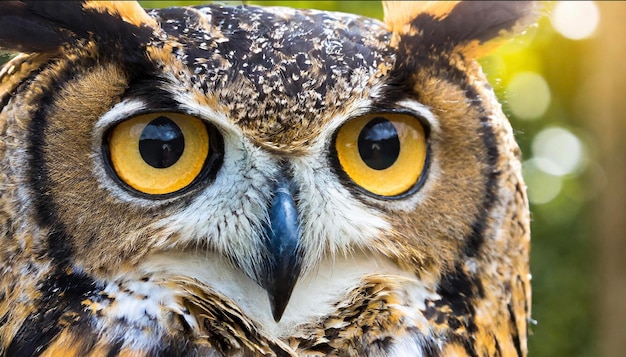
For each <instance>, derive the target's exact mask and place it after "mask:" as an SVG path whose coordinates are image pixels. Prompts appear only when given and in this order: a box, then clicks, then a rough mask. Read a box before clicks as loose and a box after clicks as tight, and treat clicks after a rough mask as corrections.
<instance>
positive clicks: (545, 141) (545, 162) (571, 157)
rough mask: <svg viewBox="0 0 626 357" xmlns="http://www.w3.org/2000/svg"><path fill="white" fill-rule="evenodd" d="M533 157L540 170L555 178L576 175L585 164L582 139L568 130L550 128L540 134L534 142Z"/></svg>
mask: <svg viewBox="0 0 626 357" xmlns="http://www.w3.org/2000/svg"><path fill="white" fill-rule="evenodd" d="M531 149H532V153H533V157H534V158H536V159H538V161H536V164H537V166H538V167H539V169H541V170H543V171H544V172H546V173H549V174H551V175H555V176H564V175H568V174H572V173H575V172H576V171H577V170H578V169H579V168H580V167H581V164H582V162H583V158H584V148H583V144H582V143H581V141H580V139H578V137H577V136H576V135H574V134H573V133H572V132H570V131H569V130H567V129H564V128H560V127H550V128H547V129H544V130H542V131H541V132H539V133H538V134H537V135H536V136H535V138H534V139H533V142H532V147H531Z"/></svg>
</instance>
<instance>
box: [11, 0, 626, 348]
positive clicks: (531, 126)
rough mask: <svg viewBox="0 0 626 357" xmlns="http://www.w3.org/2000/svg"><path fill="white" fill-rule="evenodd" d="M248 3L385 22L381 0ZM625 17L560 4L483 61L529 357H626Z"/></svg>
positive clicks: (596, 5)
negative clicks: (514, 195) (512, 196)
mask: <svg viewBox="0 0 626 357" xmlns="http://www.w3.org/2000/svg"><path fill="white" fill-rule="evenodd" d="M141 3H142V5H143V6H144V7H147V8H153V7H166V6H173V5H184V4H194V5H197V4H202V3H206V2H199V1H195V2H191V1H142V2H141ZM223 3H227V4H234V5H237V4H240V3H241V2H238V1H225V2H223ZM247 3H248V4H259V5H264V6H270V5H272V6H273V5H280V6H290V7H296V8H316V9H322V10H332V11H342V12H350V13H356V14H361V15H365V16H370V17H375V18H379V19H382V16H383V14H382V6H381V4H380V2H373V1H372V2H370V1H364V2H363V1H249V2H247ZM625 15H626V3H624V2H592V1H572V2H553V3H550V4H549V5H546V8H545V16H543V17H542V18H541V20H540V21H539V23H538V25H537V26H536V27H534V28H531V29H530V30H529V31H527V33H526V34H525V35H523V36H521V37H519V38H516V39H514V40H512V41H511V42H510V43H508V44H506V45H504V46H503V47H501V48H500V49H499V50H498V51H497V52H495V53H494V54H493V55H491V56H489V57H486V58H484V59H482V60H481V63H482V65H483V67H484V70H485V72H486V73H487V75H488V78H489V80H490V82H491V84H492V85H493V87H494V88H495V90H496V93H497V94H498V96H499V97H500V99H501V101H502V103H503V106H504V110H505V113H506V114H507V115H508V116H509V118H510V120H511V122H512V125H513V128H514V129H515V132H516V137H517V140H518V141H519V143H520V146H521V148H522V151H523V152H524V164H523V168H524V176H525V179H526V182H527V184H528V190H529V197H530V201H531V211H532V258H531V265H532V267H531V269H532V273H533V319H534V320H536V321H537V324H536V325H535V326H533V327H532V332H531V333H532V335H531V337H530V341H529V349H530V356H534V357H553V356H607V357H613V356H615V357H617V356H624V355H626V352H625V351H626V318H625V316H626V262H625V261H626V259H624V255H625V254H624V253H625V252H626V239H625V236H626V234H625V233H624V232H625V230H626V208H625V203H624V202H625V201H626V193H625V189H624V186H625V184H626V154H625V152H626V145H625V144H624V143H625V142H626V140H624V138H625V137H626V120H625V119H624V118H623V114H622V113H624V112H626V98H625V96H626V74H625V73H626V63H624V62H626V50H625V49H626V44H624V42H625V41H626V24H623V22H624V20H623V18H624V16H625ZM5 59H6V57H5ZM1 61H2V58H0V62H1Z"/></svg>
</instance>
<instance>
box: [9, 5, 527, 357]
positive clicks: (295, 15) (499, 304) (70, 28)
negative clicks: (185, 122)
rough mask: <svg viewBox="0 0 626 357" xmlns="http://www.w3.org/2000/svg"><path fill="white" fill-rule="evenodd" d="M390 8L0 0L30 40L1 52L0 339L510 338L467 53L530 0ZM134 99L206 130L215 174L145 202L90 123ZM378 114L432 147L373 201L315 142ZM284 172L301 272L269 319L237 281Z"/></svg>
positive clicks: (496, 223)
mask: <svg viewBox="0 0 626 357" xmlns="http://www.w3.org/2000/svg"><path fill="white" fill-rule="evenodd" d="M385 11H386V14H385V23H383V22H380V21H377V20H374V19H367V18H363V17H360V16H356V15H350V14H340V13H329V12H322V11H315V10H293V9H288V8H263V7H254V6H236V7H231V6H221V5H209V6H202V7H196V8H192V7H184V8H169V9H159V10H150V11H148V12H144V11H143V10H142V9H141V8H140V7H139V6H138V5H137V4H136V3H130V2H119V3H116V2H89V1H87V2H64V3H63V4H62V5H61V6H60V7H59V6H58V5H57V4H54V3H52V2H42V3H38V2H30V1H17V2H0V21H1V22H3V23H5V22H6V21H9V22H11V23H12V24H14V25H15V26H17V27H15V28H14V29H13V30H12V29H11V28H12V27H10V26H3V28H2V29H0V47H2V48H4V49H6V50H10V51H24V52H28V53H29V54H22V55H20V56H18V57H16V58H15V59H13V60H12V61H10V62H9V63H8V64H6V65H5V67H4V68H3V69H2V70H1V71H0V197H1V198H0V261H2V262H3V265H2V266H1V267H0V273H1V275H0V355H3V356H4V355H6V356H14V355H15V356H101V355H107V356H115V355H120V356H155V355H178V356H182V355H188V356H222V355H229V356H256V355H265V356H297V355H310V356H354V355H362V356H405V355H415V356H429V357H434V356H525V355H526V353H527V348H526V343H527V338H528V321H529V318H530V274H529V266H528V263H529V262H528V254H529V239H530V232H529V214H528V204H527V199H526V193H525V185H524V183H523V180H522V178H521V174H520V172H521V165H520V161H519V157H520V152H519V149H518V147H517V144H516V143H515V140H514V137H513V134H512V130H511V127H510V125H509V123H508V121H507V120H506V118H505V116H504V114H503V113H502V111H501V108H500V105H499V103H498V102H497V100H496V98H495V95H494V93H493V91H492V90H491V88H490V87H489V85H488V83H487V82H486V80H485V77H484V75H483V74H482V72H481V69H480V67H479V65H478V64H477V62H476V59H477V58H478V57H480V56H482V55H484V54H486V53H488V52H489V50H490V49H491V48H492V47H493V44H494V43H497V42H499V41H500V40H501V39H502V38H504V37H505V35H508V34H514V33H519V32H521V31H522V30H523V29H524V28H525V27H526V26H528V25H529V24H531V23H532V22H533V21H534V19H535V17H536V13H537V10H536V7H535V5H532V4H531V3H529V2H523V3H522V2H447V3H444V2H428V3H426V4H411V5H409V4H404V3H396V2H389V3H387V4H386V5H385ZM18 28H19V29H24V30H23V31H18V30H15V29H18ZM151 111H175V112H181V113H185V114H189V115H193V116H196V117H199V118H202V119H203V120H205V121H206V122H210V123H211V125H214V126H215V127H216V128H217V129H218V130H219V131H220V133H221V135H222V136H223V141H224V149H225V155H224V158H223V161H224V163H223V166H222V169H221V171H220V172H219V173H216V174H215V176H214V177H212V178H211V179H210V180H207V181H206V182H203V183H202V184H199V185H196V186H198V187H197V188H194V189H192V190H189V191H185V193H183V194H180V195H178V196H175V197H169V198H167V199H162V200H152V199H149V198H146V197H144V196H141V195H134V194H132V193H128V192H127V191H125V190H124V189H122V188H120V187H119V185H118V182H117V181H115V180H114V179H112V178H111V177H110V176H111V171H110V170H108V171H107V169H106V168H105V166H106V163H105V162H104V161H103V160H102V159H101V156H102V151H101V150H102V149H101V148H102V145H103V137H105V136H106V133H107V130H109V129H110V127H111V126H112V125H114V124H115V123H118V122H119V121H120V120H123V119H124V118H126V117H130V116H133V115H136V114H137V113H144V112H151ZM389 111H396V112H398V111H399V112H406V113H411V115H414V116H415V117H419V118H420V120H421V121H422V122H423V123H424V124H425V125H426V126H427V127H428V149H429V164H428V165H427V167H426V171H425V173H424V175H425V179H424V180H423V184H422V186H420V188H419V190H416V191H415V192H413V191H412V192H411V193H410V194H407V195H404V196H401V197H400V198H395V199H381V198H380V197H374V196H372V195H368V194H366V193H364V192H363V190H361V189H359V188H358V187H357V186H356V185H355V183H354V182H352V181H351V180H350V179H349V178H347V177H346V176H345V173H342V171H341V170H340V169H338V168H337V167H338V166H339V164H338V163H337V161H336V159H335V158H334V155H335V153H334V152H333V149H332V141H333V140H334V135H335V133H336V131H337V129H338V128H339V127H341V125H342V124H343V123H345V122H346V121H348V120H350V119H351V118H355V117H358V116H360V115H363V114H367V113H377V112H389ZM281 175H282V176H281ZM283 176H286V177H288V178H289V179H290V180H291V181H292V182H293V185H294V186H297V190H296V191H297V199H296V204H297V208H298V214H299V216H300V220H299V227H300V228H299V229H300V230H301V236H300V237H299V239H300V240H299V242H298V244H299V249H300V251H301V252H302V273H301V277H300V279H299V281H298V283H297V284H296V286H295V288H294V291H293V295H292V297H291V301H290V302H289V305H288V306H287V308H286V310H285V312H284V315H283V317H282V319H281V320H280V321H279V322H277V321H274V319H272V316H271V314H270V308H269V303H268V300H267V296H266V294H265V291H264V290H263V288H262V287H260V286H259V285H258V284H257V283H256V282H255V279H256V281H258V276H257V275H256V274H258V271H260V270H263V269H264V266H263V262H264V259H266V256H267V254H268V252H267V251H266V248H265V246H264V245H263V244H262V242H263V239H264V238H263V234H262V233H259V231H260V230H261V227H263V225H264V224H265V222H267V220H268V218H267V216H268V206H269V204H268V202H270V200H271V193H269V192H270V191H271V190H272V188H273V187H274V186H275V185H276V182H277V181H279V178H280V177H283Z"/></svg>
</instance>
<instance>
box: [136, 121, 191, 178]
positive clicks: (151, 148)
mask: <svg viewBox="0 0 626 357" xmlns="http://www.w3.org/2000/svg"><path fill="white" fill-rule="evenodd" d="M183 151H185V138H184V136H183V132H182V131H181V130H180V128H179V127H178V125H176V123H174V122H173V121H172V120H171V119H170V118H167V117H163V116H160V117H158V118H156V119H154V120H152V121H151V122H150V123H148V125H146V127H145V128H144V129H143V131H142V132H141V137H140V138H139V152H140V153H141V157H142V158H143V160H144V161H145V162H146V163H147V164H148V165H150V166H152V167H154V168H157V169H164V168H167V167H170V166H172V165H174V164H175V163H176V161H178V159H180V157H181V156H182V155H183Z"/></svg>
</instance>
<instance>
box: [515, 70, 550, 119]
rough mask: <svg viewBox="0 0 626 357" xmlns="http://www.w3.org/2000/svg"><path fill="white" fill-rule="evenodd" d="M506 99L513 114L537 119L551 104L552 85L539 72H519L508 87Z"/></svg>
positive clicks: (520, 117) (521, 117) (522, 117)
mask: <svg viewBox="0 0 626 357" xmlns="http://www.w3.org/2000/svg"><path fill="white" fill-rule="evenodd" d="M506 99H507V103H508V108H509V109H510V111H511V114H513V115H515V116H516V117H517V118H519V119H522V120H535V119H538V118H540V117H541V116H542V115H543V114H544V113H545V112H546V110H548V107H549V106H550V100H551V96H550V87H549V86H548V83H547V82H546V80H545V79H544V78H543V77H542V76H541V75H540V74H538V73H535V72H519V73H517V74H516V75H515V76H513V78H512V79H511V81H510V82H509V84H508V85H507V87H506Z"/></svg>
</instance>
